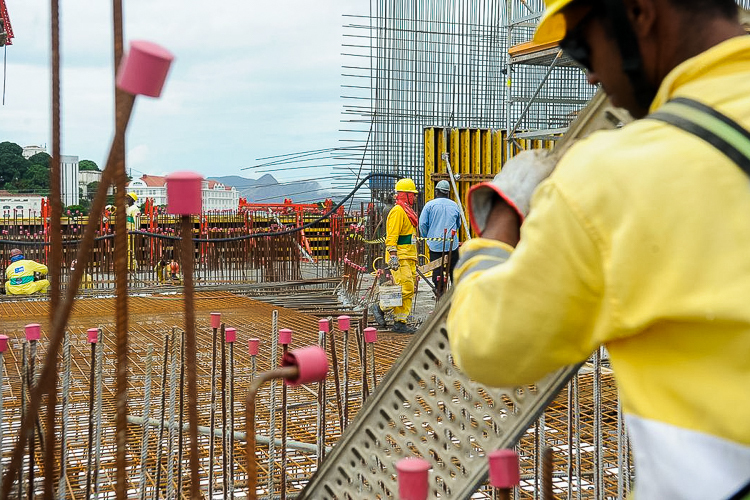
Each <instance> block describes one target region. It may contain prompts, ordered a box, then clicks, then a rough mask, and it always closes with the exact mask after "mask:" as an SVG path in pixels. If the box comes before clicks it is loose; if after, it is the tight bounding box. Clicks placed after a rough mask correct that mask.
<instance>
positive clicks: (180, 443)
mask: <svg viewBox="0 0 750 500" xmlns="http://www.w3.org/2000/svg"><path fill="white" fill-rule="evenodd" d="M179 385H180V404H179V410H178V411H177V414H178V417H177V429H178V430H177V496H178V497H182V466H183V460H184V457H185V455H184V449H185V427H184V425H183V422H184V420H185V332H182V338H181V347H180V384H179Z"/></svg>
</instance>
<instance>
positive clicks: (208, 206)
mask: <svg viewBox="0 0 750 500" xmlns="http://www.w3.org/2000/svg"><path fill="white" fill-rule="evenodd" d="M128 192H129V193H135V194H136V195H137V196H138V204H141V203H143V202H145V201H146V199H147V198H151V199H153V200H154V204H155V205H162V206H165V205H166V204H167V178H166V177H162V176H157V175H143V176H141V178H140V179H133V180H132V181H131V182H130V183H129V184H128ZM201 199H202V202H203V212H216V211H226V210H230V211H236V210H237V208H238V206H239V202H240V195H239V193H238V192H237V188H235V187H233V186H225V185H224V184H221V183H220V182H216V181H213V180H204V181H203V186H202V189H201Z"/></svg>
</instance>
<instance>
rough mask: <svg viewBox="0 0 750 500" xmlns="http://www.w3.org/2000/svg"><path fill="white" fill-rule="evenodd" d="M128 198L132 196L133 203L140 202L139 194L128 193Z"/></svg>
mask: <svg viewBox="0 0 750 500" xmlns="http://www.w3.org/2000/svg"><path fill="white" fill-rule="evenodd" d="M128 196H130V197H131V198H133V201H138V195H137V194H135V193H133V192H130V193H128Z"/></svg>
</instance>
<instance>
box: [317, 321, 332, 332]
mask: <svg viewBox="0 0 750 500" xmlns="http://www.w3.org/2000/svg"><path fill="white" fill-rule="evenodd" d="M318 330H320V331H321V332H326V333H328V332H330V331H331V322H330V321H328V320H327V319H319V320H318Z"/></svg>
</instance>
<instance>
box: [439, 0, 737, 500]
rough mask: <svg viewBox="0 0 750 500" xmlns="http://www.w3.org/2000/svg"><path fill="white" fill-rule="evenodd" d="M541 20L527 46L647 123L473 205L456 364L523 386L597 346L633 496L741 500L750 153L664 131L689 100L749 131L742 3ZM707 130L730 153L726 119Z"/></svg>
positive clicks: (521, 176) (492, 187)
mask: <svg viewBox="0 0 750 500" xmlns="http://www.w3.org/2000/svg"><path fill="white" fill-rule="evenodd" d="M546 3H547V11H546V13H545V14H544V16H543V17H542V20H541V22H540V24H539V26H538V28H537V32H536V35H535V41H536V42H538V43H544V42H551V41H555V40H560V39H562V40H561V41H560V46H561V47H562V48H563V50H565V51H566V52H567V54H568V55H569V56H570V57H572V58H573V59H575V60H576V61H578V62H579V63H580V64H581V65H583V66H584V67H585V68H586V69H587V71H588V79H589V81H590V82H591V83H592V84H601V85H602V86H603V88H604V90H605V91H606V92H607V93H608V94H609V96H610V98H611V100H612V102H613V104H615V105H618V106H621V107H624V108H626V109H627V110H628V111H630V112H631V114H632V115H633V116H634V117H635V118H643V119H640V120H636V121H634V122H632V123H630V124H628V125H625V126H624V127H622V128H620V129H616V130H610V131H600V132H596V133H594V134H592V135H590V136H589V137H587V138H586V139H583V140H581V141H580V142H578V144H576V145H574V146H573V147H572V148H571V149H570V150H568V152H567V153H566V154H564V156H563V157H562V159H561V160H560V161H559V163H558V164H557V166H556V167H555V166H554V165H552V164H551V162H550V161H549V159H548V158H547V157H546V155H544V154H540V153H533V152H527V153H525V154H522V155H519V156H518V157H516V158H514V159H512V160H510V161H509V162H508V163H506V165H505V166H504V167H503V169H502V171H501V172H500V173H499V174H498V175H497V176H496V178H495V180H494V181H493V182H492V183H489V184H485V185H483V186H480V187H477V188H475V189H474V190H473V191H472V192H471V193H470V196H469V207H470V215H471V219H472V225H473V226H474V228H475V230H476V231H477V232H479V233H480V234H481V235H482V237H481V238H476V239H473V240H471V241H469V242H467V243H465V244H464V246H463V247H462V249H461V262H460V263H459V266H458V268H457V270H456V277H457V280H458V284H457V286H456V288H455V289H454V295H453V301H452V308H451V311H450V313H449V317H448V323H447V326H448V332H449V338H450V343H451V349H452V352H453V355H454V359H455V361H456V363H457V364H458V366H459V367H460V368H461V369H462V370H464V371H465V372H466V373H467V374H468V375H469V376H470V377H472V378H474V379H476V380H477V381H479V382H482V383H485V384H489V385H493V386H514V385H518V384H522V383H529V382H533V381H534V380H538V379H540V378H541V377H542V376H544V375H545V374H547V373H550V372H552V371H554V370H556V369H559V368H561V367H563V366H565V365H569V364H573V363H578V362H581V361H584V360H586V359H587V357H588V356H589V354H590V353H591V352H592V351H593V350H594V349H595V348H597V347H598V346H599V345H601V344H604V345H605V346H606V348H607V351H608V353H609V356H610V362H611V365H612V367H613V369H614V373H615V376H616V378H617V383H618V387H619V396H620V402H621V404H622V408H623V411H624V413H625V417H626V423H627V429H628V433H629V435H630V438H631V442H632V446H633V455H634V465H635V484H634V488H635V490H634V491H635V498H637V500H653V499H676V498H679V499H700V500H712V499H727V498H730V497H732V496H733V495H735V494H739V495H740V496H736V497H734V498H744V497H745V496H744V495H745V494H746V493H745V494H743V493H742V491H743V489H750V485H749V484H748V483H749V482H750V390H748V388H749V387H750V307H749V306H748V297H750V215H749V214H750V179H749V178H748V175H747V174H746V173H745V172H743V169H741V168H740V166H741V165H742V161H743V160H742V158H743V157H747V156H748V153H750V148H748V147H747V146H742V144H743V143H742V141H739V142H737V144H738V145H739V146H738V147H739V149H743V148H744V150H745V153H744V154H740V155H738V156H735V157H734V158H733V159H730V157H729V156H728V154H729V153H728V151H729V150H728V149H727V148H723V147H722V148H717V147H715V146H714V145H712V144H711V143H710V142H708V140H707V139H704V138H703V137H701V136H700V135H698V132H697V129H694V130H696V132H692V131H687V130H684V129H683V128H681V127H682V125H680V124H679V123H677V122H675V124H673V123H672V122H667V121H666V119H667V118H668V117H667V115H665V114H664V113H667V112H668V113H669V114H670V115H671V116H676V115H675V114H679V115H681V116H683V117H684V116H689V115H690V114H691V113H692V114H695V113H696V110H697V109H698V108H699V107H700V106H696V105H694V104H690V105H687V104H685V103H686V101H681V100H680V99H684V98H690V99H693V100H695V101H700V102H701V103H702V104H703V105H706V106H709V107H710V108H712V109H713V110H714V111H715V112H719V113H721V114H722V115H724V117H728V118H729V119H730V120H731V121H734V122H736V123H738V124H739V125H740V126H741V127H742V128H744V129H745V130H748V129H750V36H747V35H746V34H745V32H744V30H743V28H742V26H741V25H740V24H739V22H738V19H737V9H736V6H735V4H734V1H733V0H714V1H711V2H700V1H693V0H606V1H604V0H602V1H598V0H597V1H593V0H592V1H586V0H546ZM676 98H680V99H678V100H677V101H673V102H671V103H669V104H667V102H668V101H670V100H673V99H676ZM675 106H677V107H675ZM680 106H684V108H685V109H683V108H681V107H680ZM649 112H651V113H656V114H654V115H652V116H646V115H647V114H648V113H649ZM700 116H702V117H704V118H702V119H701V120H699V121H700V122H701V123H702V126H703V127H705V128H711V129H712V130H713V131H714V133H716V134H719V133H721V134H726V136H727V137H729V136H730V135H732V133H731V131H732V130H734V128H733V126H732V127H730V126H729V125H728V123H729V121H728V120H724V119H718V118H713V117H711V118H705V116H707V115H705V114H704V113H703V112H702V111H701V114H700ZM668 119H670V120H671V118H668ZM700 133H701V134H702V133H703V132H700ZM741 137H742V133H740V132H736V133H734V135H733V136H732V137H731V141H737V140H738V138H741ZM745 140H747V139H745ZM744 144H748V143H747V142H745V143H744ZM745 159H746V158H745ZM553 167H554V172H552V173H551V174H550V172H551V171H552V168H553ZM548 175H549V177H548V178H547V176H548ZM545 178H546V179H545ZM537 185H538V187H537ZM532 193H533V197H532ZM521 224H522V225H521ZM478 311H481V314H477V312H478Z"/></svg>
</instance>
